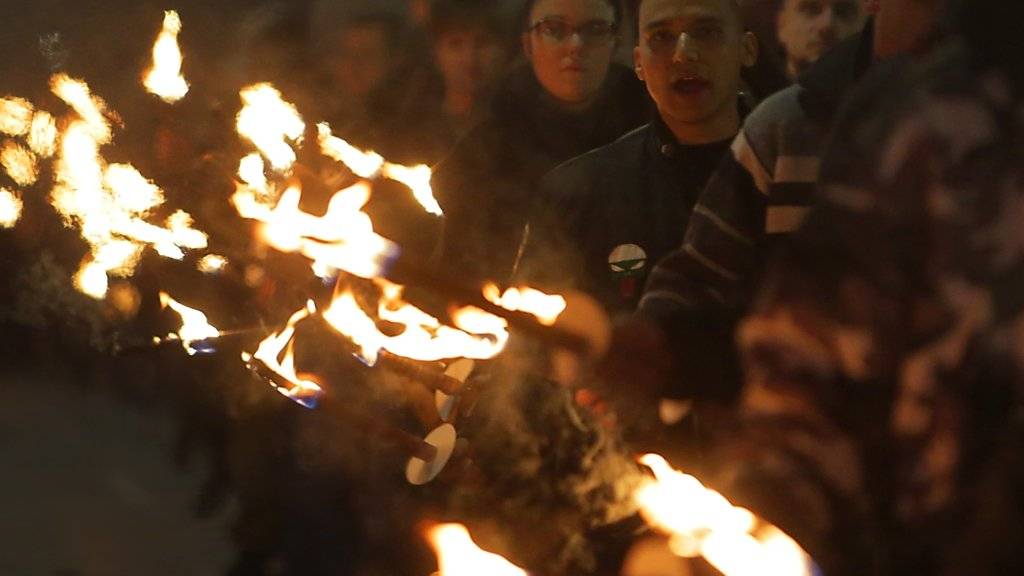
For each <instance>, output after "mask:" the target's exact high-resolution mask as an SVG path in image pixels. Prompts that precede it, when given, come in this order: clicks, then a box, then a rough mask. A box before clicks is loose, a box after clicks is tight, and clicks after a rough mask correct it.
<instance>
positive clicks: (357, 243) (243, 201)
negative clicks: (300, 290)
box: [232, 183, 398, 278]
mask: <svg viewBox="0 0 1024 576" xmlns="http://www.w3.org/2000/svg"><path fill="white" fill-rule="evenodd" d="M301 195H302V193H301V191H300V190H299V189H298V188H297V187H294V186H293V187H291V188H289V189H287V190H286V191H285V192H284V194H282V195H281V199H280V200H279V201H278V202H277V204H276V205H275V206H274V207H273V208H268V207H267V205H266V204H264V203H262V202H260V201H259V199H258V198H257V197H256V196H255V194H253V193H252V192H250V191H247V190H239V192H237V193H236V194H235V195H234V197H232V201H233V202H234V204H235V208H236V209H237V210H238V213H239V214H241V215H242V217H244V218H249V219H252V220H258V221H260V222H262V223H263V224H264V227H263V231H262V233H263V237H264V239H265V240H266V241H267V243H269V244H270V245H271V246H273V247H274V248H276V249H278V250H281V251H282V252H298V253H300V254H302V255H303V256H305V257H306V258H309V259H310V260H312V261H313V263H314V268H316V269H321V270H322V269H323V268H325V267H330V268H334V269H336V270H344V271H346V272H348V273H349V274H353V275H355V276H359V277H361V278H373V277H375V276H379V275H381V274H382V273H383V271H384V269H385V268H386V266H387V264H388V262H390V261H391V260H392V259H393V258H394V257H395V256H396V255H397V254H398V247H397V246H396V245H395V244H394V243H393V242H391V241H390V240H388V239H387V238H384V237H383V236H380V235H378V234H376V233H375V232H374V231H373V221H372V220H370V217H369V216H368V215H367V214H366V213H365V212H363V211H362V207H363V205H365V204H366V202H367V201H368V200H369V198H370V187H369V186H368V185H367V184H366V183H358V184H356V185H354V186H352V187H350V188H347V189H345V190H342V191H340V192H338V193H337V194H335V195H334V196H333V197H332V198H331V201H330V203H329V204H328V206H327V212H326V213H325V214H324V215H323V216H314V215H312V214H309V213H307V212H303V211H302V210H301V209H300V208H299V200H300V198H301Z"/></svg>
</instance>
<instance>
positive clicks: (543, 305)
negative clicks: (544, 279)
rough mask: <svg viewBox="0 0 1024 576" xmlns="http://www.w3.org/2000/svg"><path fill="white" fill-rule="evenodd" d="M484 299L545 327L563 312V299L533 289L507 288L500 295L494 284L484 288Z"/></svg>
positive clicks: (551, 323) (550, 324)
mask: <svg viewBox="0 0 1024 576" xmlns="http://www.w3.org/2000/svg"><path fill="white" fill-rule="evenodd" d="M483 293H484V298H486V299H487V301H488V302H490V303H492V304H497V305H498V306H501V307H502V308H504V309H506V310H509V311H511V312H526V313H528V314H532V315H534V316H536V317H537V320H539V321H540V323H541V324H544V325H545V326H553V325H554V324H555V322H556V321H557V320H558V317H559V316H561V314H562V312H563V311H565V306H566V304H565V298H563V297H561V296H557V295H549V294H545V293H543V292H541V291H540V290H535V289H533V288H509V289H507V290H505V293H504V294H502V293H501V290H500V289H499V288H498V286H497V285H495V284H487V285H486V286H484V290H483Z"/></svg>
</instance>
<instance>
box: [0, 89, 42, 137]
mask: <svg viewBox="0 0 1024 576" xmlns="http://www.w3.org/2000/svg"><path fill="white" fill-rule="evenodd" d="M33 110H34V107H33V106H32V103H31V102H29V101H28V100H25V99H24V98H12V97H9V96H8V97H6V98H0V132H3V133H4V134H7V135H8V136H23V135H24V134H25V133H26V132H28V131H29V129H30V128H31V126H32V113H33Z"/></svg>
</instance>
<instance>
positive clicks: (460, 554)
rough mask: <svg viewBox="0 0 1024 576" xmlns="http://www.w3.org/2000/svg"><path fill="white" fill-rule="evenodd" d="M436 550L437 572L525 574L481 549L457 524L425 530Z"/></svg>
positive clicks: (443, 574) (455, 574)
mask: <svg viewBox="0 0 1024 576" xmlns="http://www.w3.org/2000/svg"><path fill="white" fill-rule="evenodd" d="M427 538H428V539H429V540H430V543H431V545H432V546H433V548H434V552H435V553H436V554H437V561H438V569H439V572H438V574H439V576H483V575H485V574H486V575H487V576H527V574H526V571H525V570H523V569H522V568H520V567H518V566H516V565H515V564H513V563H511V562H509V561H508V560H506V559H505V558H502V557H501V556H499V555H497V554H494V553H492V552H487V551H485V550H481V549H480V548H479V547H478V546H477V545H476V543H475V542H473V538H472V537H471V536H470V535H469V530H467V529H466V527H465V526H463V525H461V524H440V525H438V526H435V527H433V528H430V529H429V530H428V531H427Z"/></svg>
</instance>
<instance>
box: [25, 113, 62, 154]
mask: <svg viewBox="0 0 1024 576" xmlns="http://www.w3.org/2000/svg"><path fill="white" fill-rule="evenodd" d="M28 147H29V148H31V149H32V151H33V152H35V153H36V154H38V155H39V156H42V157H43V158H49V157H50V156H53V154H54V152H56V151H57V121H56V120H55V119H54V117H53V115H52V114H50V113H49V112H46V111H44V110H38V111H37V112H36V113H35V115H34V116H32V127H31V128H30V129H29V132H28Z"/></svg>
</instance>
